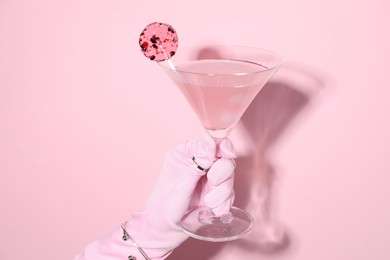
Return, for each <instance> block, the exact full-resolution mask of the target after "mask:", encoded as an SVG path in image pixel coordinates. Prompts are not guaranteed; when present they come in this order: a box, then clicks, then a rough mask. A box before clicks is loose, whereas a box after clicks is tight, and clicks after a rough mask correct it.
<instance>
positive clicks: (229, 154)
mask: <svg viewBox="0 0 390 260" xmlns="http://www.w3.org/2000/svg"><path fill="white" fill-rule="evenodd" d="M219 152H220V154H221V157H222V158H226V159H235V158H236V157H237V154H236V149H234V146H233V143H232V141H230V139H229V138H225V139H224V140H223V141H222V142H221V143H220V145H219Z"/></svg>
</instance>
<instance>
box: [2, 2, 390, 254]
mask: <svg viewBox="0 0 390 260" xmlns="http://www.w3.org/2000/svg"><path fill="white" fill-rule="evenodd" d="M389 12H390V4H389V2H388V1H385V0H371V1H368V0H357V1H356V0H330V1H310V0H296V1H259V0H241V1H238V2H236V1H226V0H223V1H221V0H219V1H209V0H207V1H206V0H198V1H191V2H187V1H179V0H175V1H174V0H168V1H154V2H152V1H129V0H127V1H125V0H117V1H101V0H68V1H59V0H54V1H49V0H35V1H27V0H12V1H11V0H0V211H1V212H0V259H1V260H14V259H56V260H65V259H71V258H72V257H73V256H74V255H75V254H77V253H78V252H79V251H81V250H82V249H83V247H84V246H85V245H86V244H87V243H88V242H89V241H91V240H94V239H96V238H98V237H100V236H103V235H104V234H106V233H107V232H109V231H110V230H111V229H112V228H114V227H116V226H117V225H118V224H119V223H120V222H121V221H123V220H125V219H126V218H127V217H128V216H129V214H130V213H131V212H133V211H135V210H137V209H139V208H140V207H141V206H142V205H143V203H144V201H145V199H146V196H147V195H148V193H149V192H150V189H151V187H152V185H153V181H154V179H155V178H156V176H157V174H158V171H159V168H160V165H161V163H162V158H163V155H164V152H165V151H166V150H167V149H169V148H170V147H172V146H174V145H175V144H177V143H181V142H184V141H185V140H187V139H192V138H198V137H201V136H203V134H204V132H203V129H202V128H201V126H200V123H199V121H198V120H197V119H196V118H195V115H194V113H193V112H192V110H191V108H190V107H189V105H188V104H187V103H186V101H185V100H184V98H183V97H182V96H181V94H180V93H179V91H178V89H177V88H176V87H174V86H173V84H172V83H171V82H170V81H169V79H168V78H167V77H166V76H165V75H164V74H163V72H162V71H161V70H160V68H158V66H157V65H155V64H153V63H151V62H149V61H147V60H146V59H145V58H144V57H143V55H142V54H141V53H140V51H139V48H138V45H137V44H138V43H137V40H138V35H139V33H140V31H141V30H142V29H143V27H144V26H145V25H146V24H148V23H150V22H153V21H162V22H167V23H170V24H172V25H173V26H174V27H175V28H176V30H177V31H178V32H179V38H180V44H181V46H189V45H197V44H202V43H226V44H237V45H250V46H257V47H262V48H266V49H272V50H274V51H276V52H279V53H282V54H283V55H284V56H285V57H286V60H287V61H286V64H285V66H284V67H283V69H281V70H280V71H279V72H278V74H277V75H276V76H275V77H274V79H273V80H272V81H271V82H270V84H268V85H267V86H266V87H265V88H264V89H263V91H262V92H261V93H260V94H259V95H258V97H257V98H256V100H255V101H254V103H253V104H252V106H251V107H250V109H249V110H248V113H246V114H245V115H244V117H243V119H242V121H241V123H240V124H239V125H238V127H237V128H236V129H235V131H234V133H233V134H232V136H231V139H232V140H233V142H234V143H235V144H236V147H237V150H238V151H239V155H240V158H239V159H238V160H237V163H238V168H237V183H236V192H237V199H236V204H237V205H239V206H241V207H243V208H246V209H247V210H248V211H249V212H251V213H252V215H253V216H254V217H255V220H256V228H255V230H254V232H253V233H252V234H251V237H250V238H249V239H243V240H240V241H237V242H231V243H225V244H214V243H205V242H198V241H195V240H189V241H188V242H186V243H185V244H183V246H182V247H180V248H178V249H177V250H176V251H175V252H174V254H173V255H172V256H171V257H170V259H173V260H181V259H190V260H191V259H225V260H233V259H234V260H236V259H281V260H287V259H288V260H295V259H296V260H298V259H299V260H313V259H315V260H339V259H340V260H367V259H375V260H388V259H390V221H389V220H390V203H389V197H390V173H389V169H390V167H389V159H390V158H389V154H390V138H389V133H390V122H389V119H390V116H389V111H390V102H389V96H390V91H389V88H388V87H389V82H390V76H389V75H390V73H389V60H390V51H389V50H388V46H390V39H389V24H390V23H389ZM273 227H275V228H278V227H283V228H284V230H285V232H286V233H285V234H286V235H285V237H284V238H283V239H278V238H277V237H273V232H274V231H275V228H274V229H273ZM276 231H277V230H276Z"/></svg>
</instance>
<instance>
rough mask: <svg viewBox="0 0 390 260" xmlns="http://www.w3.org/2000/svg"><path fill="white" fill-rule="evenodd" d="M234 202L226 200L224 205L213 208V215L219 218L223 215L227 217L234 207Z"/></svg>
mask: <svg viewBox="0 0 390 260" xmlns="http://www.w3.org/2000/svg"><path fill="white" fill-rule="evenodd" d="M232 201H233V200H232V199H228V200H226V201H225V202H224V203H222V204H221V205H219V206H218V207H216V208H213V209H212V210H213V213H214V214H215V215H216V216H217V217H220V216H223V215H226V214H228V213H229V212H230V208H231V207H232V204H233V202H232Z"/></svg>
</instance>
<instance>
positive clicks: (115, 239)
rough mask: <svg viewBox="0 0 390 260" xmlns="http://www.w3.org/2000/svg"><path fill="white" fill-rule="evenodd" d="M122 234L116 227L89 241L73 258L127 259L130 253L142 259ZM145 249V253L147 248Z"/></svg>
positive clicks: (90, 259)
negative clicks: (82, 250)
mask: <svg viewBox="0 0 390 260" xmlns="http://www.w3.org/2000/svg"><path fill="white" fill-rule="evenodd" d="M122 236H123V230H122V229H121V228H120V227H118V228H117V229H115V230H114V231H113V232H111V233H110V234H108V235H106V236H105V237H103V238H101V239H98V240H95V241H93V242H91V243H89V244H88V245H87V246H86V247H85V249H84V252H82V253H81V254H79V255H77V256H76V257H75V258H74V260H128V259H129V256H130V255H132V256H134V257H135V259H136V260H144V259H145V258H144V257H143V256H142V255H141V253H140V252H139V251H138V249H137V248H135V247H134V246H133V245H132V243H131V242H130V241H129V240H127V241H124V240H123V239H122ZM143 249H144V248H143ZM144 250H145V249H144ZM145 251H146V253H147V250H145ZM169 255H170V253H168V254H166V255H165V256H163V257H157V258H151V259H153V260H154V259H156V260H163V259H166V258H167V257H168V256H169ZM149 257H150V256H149Z"/></svg>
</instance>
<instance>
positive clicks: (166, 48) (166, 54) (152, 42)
mask: <svg viewBox="0 0 390 260" xmlns="http://www.w3.org/2000/svg"><path fill="white" fill-rule="evenodd" d="M178 44H179V39H178V37H177V34H176V31H175V29H173V27H172V26H170V25H169V24H165V23H157V22H156V23H151V24H149V25H148V26H146V27H145V29H144V30H143V31H142V33H141V35H140V36H139V46H140V47H141V51H142V52H143V53H144V55H145V56H146V57H147V58H148V59H150V60H153V61H157V62H160V61H164V60H168V59H170V58H171V57H172V56H173V55H175V53H176V50H177V47H178Z"/></svg>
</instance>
